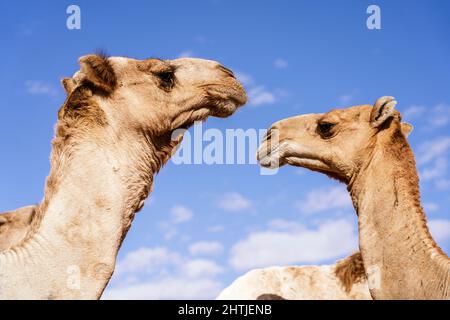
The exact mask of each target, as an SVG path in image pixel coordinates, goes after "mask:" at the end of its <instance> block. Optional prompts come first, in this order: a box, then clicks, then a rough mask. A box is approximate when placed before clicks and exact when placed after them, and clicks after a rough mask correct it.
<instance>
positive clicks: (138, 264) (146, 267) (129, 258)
mask: <svg viewBox="0 0 450 320" xmlns="http://www.w3.org/2000/svg"><path fill="white" fill-rule="evenodd" d="M179 260H180V256H179V255H178V254H175V253H172V252H169V251H168V250H167V249H166V248H163V247H157V248H146V247H141V248H139V249H137V250H135V251H132V252H130V253H128V254H127V255H126V256H125V258H124V259H122V260H121V261H120V262H119V263H117V266H116V270H115V275H122V274H125V273H131V272H145V273H149V272H155V271H156V270H158V269H159V268H161V267H162V266H164V265H168V264H176V263H177V262H179Z"/></svg>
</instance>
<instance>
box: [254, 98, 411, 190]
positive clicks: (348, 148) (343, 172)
mask: <svg viewBox="0 0 450 320" xmlns="http://www.w3.org/2000/svg"><path fill="white" fill-rule="evenodd" d="M396 104H397V102H396V101H395V100H394V98H393V97H382V98H379V99H378V100H377V101H376V103H375V105H373V106H372V105H361V106H355V107H350V108H346V109H333V110H331V111H329V112H327V113H323V114H307V115H301V116H295V117H292V118H287V119H284V120H281V121H279V122H276V123H275V124H273V125H272V127H271V128H270V129H269V131H268V132H267V134H266V138H265V140H264V141H263V143H262V144H261V146H260V148H259V150H258V159H259V161H260V164H261V165H262V166H264V167H272V168H274V167H279V166H282V165H284V164H290V165H293V166H299V167H304V168H307V169H310V170H313V171H318V172H321V173H325V174H327V175H328V176H330V177H332V178H336V179H338V180H340V181H343V182H347V183H348V182H349V181H350V179H351V177H352V176H353V174H354V173H355V172H357V171H358V169H360V167H361V166H362V164H363V163H365V161H367V160H368V159H369V157H371V154H372V151H373V150H374V148H375V146H376V145H377V144H379V143H389V141H390V139H392V138H393V137H395V134H399V135H401V137H403V138H405V137H407V136H408V134H409V133H410V132H411V130H412V126H411V125H409V124H407V123H404V122H401V116H400V113H399V112H398V111H396V110H395V109H394V108H395V105H396Z"/></svg>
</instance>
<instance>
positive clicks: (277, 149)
mask: <svg viewBox="0 0 450 320" xmlns="http://www.w3.org/2000/svg"><path fill="white" fill-rule="evenodd" d="M286 147H287V143H286V142H282V143H281V144H277V145H276V146H274V147H272V146H270V147H269V143H268V141H265V142H263V143H262V144H261V146H260V147H259V149H258V151H257V154H256V158H257V159H258V161H259V165H260V166H261V167H264V168H270V169H276V168H279V167H282V166H283V165H284V164H285V162H284V161H283V153H284V150H285V149H286Z"/></svg>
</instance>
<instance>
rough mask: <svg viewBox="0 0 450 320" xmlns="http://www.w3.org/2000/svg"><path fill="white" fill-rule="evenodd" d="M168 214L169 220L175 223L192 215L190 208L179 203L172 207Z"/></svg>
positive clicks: (188, 218)
mask: <svg viewBox="0 0 450 320" xmlns="http://www.w3.org/2000/svg"><path fill="white" fill-rule="evenodd" d="M170 214H171V215H172V219H171V222H173V223H175V224H178V223H184V222H187V221H189V220H191V219H192V217H193V216H194V214H193V213H192V211H191V210H190V209H188V208H186V207H184V206H181V205H177V206H175V207H173V208H172V209H171V210H170Z"/></svg>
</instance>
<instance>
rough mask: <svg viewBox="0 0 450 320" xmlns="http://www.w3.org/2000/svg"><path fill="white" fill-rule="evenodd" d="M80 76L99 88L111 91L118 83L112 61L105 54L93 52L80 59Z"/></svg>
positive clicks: (107, 91)
mask: <svg viewBox="0 0 450 320" xmlns="http://www.w3.org/2000/svg"><path fill="white" fill-rule="evenodd" d="M79 63H80V71H79V77H80V78H81V79H82V80H83V81H85V82H88V83H90V84H92V85H93V86H94V87H96V88H97V89H100V90H102V91H104V92H106V93H111V92H112V91H113V90H114V89H115V87H116V84H117V78H116V74H115V72H114V69H113V67H112V65H111V62H110V61H109V60H108V58H107V57H106V56H104V55H97V54H91V55H87V56H83V57H81V58H80V59H79Z"/></svg>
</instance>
